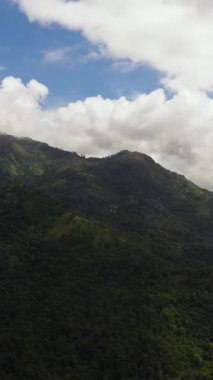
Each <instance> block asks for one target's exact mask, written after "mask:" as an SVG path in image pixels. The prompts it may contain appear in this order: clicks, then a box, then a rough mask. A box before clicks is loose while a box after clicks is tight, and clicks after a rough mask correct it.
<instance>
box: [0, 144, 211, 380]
mask: <svg viewBox="0 0 213 380" xmlns="http://www.w3.org/2000/svg"><path fill="white" fill-rule="evenodd" d="M34 168H37V169H38V170H35V169H34ZM0 178H1V186H0V199H1V201H0V236H1V240H0V271H1V276H0V301H1V302H0V319H1V323H0V330H1V331H0V341H1V345H0V379H1V380H212V379H213V323H212V320H213V318H212V312H213V281H212V279H213V278H212V272H213V268H212V252H213V239H212V227H213V194H212V193H210V192H207V191H205V190H201V189H199V188H198V187H197V186H195V185H193V184H191V183H190V182H189V181H187V180H186V179H185V178H184V177H183V176H178V175H176V174H174V173H171V172H169V171H167V170H165V169H163V168H162V167H160V166H159V165H157V164H156V163H155V162H154V161H153V160H152V159H151V158H149V157H147V156H145V155H142V154H139V153H130V152H128V151H123V152H120V153H119V154H117V155H114V156H112V157H108V158H105V159H94V158H93V159H84V158H82V157H79V156H77V155H76V154H75V153H68V152H63V151H60V150H58V149H54V148H50V147H48V146H47V145H45V144H41V143H38V142H34V141H32V140H28V139H24V140H23V139H22V140H19V139H15V138H13V137H10V136H0Z"/></svg>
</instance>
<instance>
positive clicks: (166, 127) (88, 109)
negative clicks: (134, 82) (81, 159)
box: [0, 77, 213, 189]
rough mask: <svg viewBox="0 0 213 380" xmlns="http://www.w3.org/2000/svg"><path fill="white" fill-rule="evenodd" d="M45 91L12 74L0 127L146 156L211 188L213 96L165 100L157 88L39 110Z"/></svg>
mask: <svg viewBox="0 0 213 380" xmlns="http://www.w3.org/2000/svg"><path fill="white" fill-rule="evenodd" d="M47 96H48V89H47V88H46V87H45V86H44V85H43V84H41V83H39V82H37V81H36V80H32V81H30V82H29V83H27V84H24V83H23V82H22V81H21V80H20V79H17V78H14V77H7V78H5V79H4V80H3V81H2V83H1V86H0V130H1V132H5V133H8V134H14V135H16V136H28V137H31V138H33V139H37V140H41V141H46V142H48V143H49V144H51V145H53V146H57V147H59V148H64V149H68V150H75V151H77V152H79V153H83V154H86V155H99V156H103V155H107V154H111V153H115V152H117V151H119V150H121V149H130V150H138V151H141V152H144V153H147V154H150V155H151V156H152V157H153V158H155V159H157V161H158V162H160V163H161V164H163V165H164V166H166V167H168V168H170V169H172V170H177V171H179V172H181V173H184V174H185V175H187V176H188V177H189V178H191V180H193V181H195V182H196V183H198V184H200V185H202V186H205V187H208V188H211V189H213V173H212V170H211V163H212V161H213V150H212V141H213V129H212V125H213V100H212V99H210V98H208V96H207V95H206V94H205V93H204V92H201V91H197V92H191V91H186V90H184V91H182V92H179V93H178V94H177V95H175V96H174V97H173V98H172V99H169V100H168V99H167V98H166V95H165V93H164V90H163V89H158V90H155V91H153V92H151V93H150V94H140V95H138V96H136V97H135V98H134V99H131V100H129V99H127V98H125V97H121V98H119V99H104V98H102V97H101V96H98V97H91V98H86V99H85V100H81V101H76V102H73V103H69V104H67V105H66V106H64V107H59V108H55V109H45V107H44V105H42V103H43V102H44V100H45V99H46V97H47Z"/></svg>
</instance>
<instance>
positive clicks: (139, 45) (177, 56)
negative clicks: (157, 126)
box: [13, 0, 213, 91]
mask: <svg viewBox="0 0 213 380" xmlns="http://www.w3.org/2000/svg"><path fill="white" fill-rule="evenodd" d="M13 1H14V2H15V3H17V4H18V5H19V7H20V9H21V10H22V11H24V12H25V13H26V15H27V16H28V18H29V20H31V21H38V22H40V23H41V24H44V25H45V24H50V23H56V24H58V25H60V26H62V27H65V28H68V29H70V30H79V31H81V32H82V33H83V34H84V36H85V37H86V38H87V39H88V40H89V41H90V42H92V43H93V44H96V45H103V46H104V47H105V54H107V55H108V56H110V57H112V58H114V59H130V60H132V62H134V63H144V64H147V65H149V66H152V67H153V68H155V69H157V70H159V71H162V72H163V73H164V74H163V75H164V76H165V79H164V84H165V85H166V86H168V87H170V88H172V89H175V90H179V89H182V88H183V87H184V88H190V89H205V90H208V91H210V90H212V89H213V49H212V40H213V27H212V25H213V2H212V0H190V1H185V0H169V1H168V0H78V1H74V0H73V1H67V0H45V1H44V0H36V1H35V0H13Z"/></svg>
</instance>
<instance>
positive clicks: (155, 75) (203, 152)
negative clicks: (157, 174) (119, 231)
mask: <svg viewBox="0 0 213 380" xmlns="http://www.w3.org/2000/svg"><path fill="white" fill-rule="evenodd" d="M212 41H213V2H212V0H191V1H186V0H171V1H165V0H125V1H124V0H78V1H75V0H69V1H68V0H0V79H1V86H0V132H3V133H8V134H12V135H16V136H22V137H23V136H27V137H31V138H33V139H36V140H40V141H44V142H47V143H49V144H50V145H52V146H57V147H60V148H63V149H66V150H71V151H76V152H78V153H82V154H85V155H88V156H89V155H90V156H91V155H93V156H105V155H108V154H112V153H115V152H117V151H119V150H122V149H129V150H137V151H140V152H144V153H146V154H148V155H150V156H152V157H153V158H154V159H155V160H156V161H158V162H159V163H161V164H162V165H164V166H166V167H167V168H169V169H171V170H175V171H178V172H180V173H183V174H185V175H186V176H187V177H189V178H190V179H191V180H193V181H194V182H195V183H198V184H200V185H202V186H204V187H208V188H209V189H213V172H212V168H211V162H212V161H213V128H212V125H213V97H212V93H213V54H212ZM18 78H20V79H18ZM99 95H100V96H99Z"/></svg>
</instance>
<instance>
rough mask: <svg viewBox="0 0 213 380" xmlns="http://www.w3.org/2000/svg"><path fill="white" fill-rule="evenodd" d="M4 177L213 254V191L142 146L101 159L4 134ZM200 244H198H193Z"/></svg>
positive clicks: (180, 248)
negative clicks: (159, 160) (154, 157)
mask: <svg viewBox="0 0 213 380" xmlns="http://www.w3.org/2000/svg"><path fill="white" fill-rule="evenodd" d="M0 147H1V149H0V178H1V179H2V180H3V181H8V180H10V181H14V180H15V181H16V182H17V181H18V182H19V183H20V182H21V183H24V184H25V185H28V186H33V188H37V189H41V190H42V191H45V192H48V194H51V195H52V196H54V197H56V198H57V199H60V200H61V201H62V202H63V203H64V204H66V206H67V207H69V208H70V209H72V210H74V211H76V212H80V213H83V214H85V215H87V216H89V217H93V218H96V219H97V220H101V221H102V222H104V223H107V224H110V225H111V226H113V227H114V228H117V229H119V230H120V231H124V232H125V233H128V234H129V235H132V234H134V235H135V236H137V238H139V237H140V238H143V240H148V241H151V242H152V245H154V244H155V243H156V244H157V247H158V248H157V249H159V246H160V245H161V244H163V246H164V248H163V249H165V244H164V242H165V241H166V242H167V245H168V250H169V249H170V248H169V247H171V250H172V251H173V253H174V251H175V252H178V254H183V255H187V254H188V253H189V252H190V253H192V252H193V255H194V256H197V257H198V258H202V257H204V258H205V260H206V259H208V260H210V261H211V260H212V254H211V251H212V247H213V238H212V228H213V194H212V193H210V192H208V191H206V190H203V189H200V188H199V187H198V186H196V185H194V184H192V183H191V182H190V181H187V180H186V179H185V178H184V177H183V176H180V175H177V174H175V173H172V172H170V171H168V170H166V169H164V168H162V167H161V166H160V165H158V164H156V163H155V162H154V161H153V160H152V159H151V158H150V157H148V156H146V155H144V154H140V153H137V152H134V153H131V152H128V151H122V152H120V153H118V154H116V155H113V156H111V157H107V158H103V159H98V158H88V159H85V158H83V157H80V156H78V155H77V154H75V153H70V152H63V151H61V150H59V149H55V148H51V147H49V146H48V145H46V144H42V143H38V142H34V141H32V140H29V139H15V138H14V137H11V136H0ZM195 245H196V249H194V246H195Z"/></svg>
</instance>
